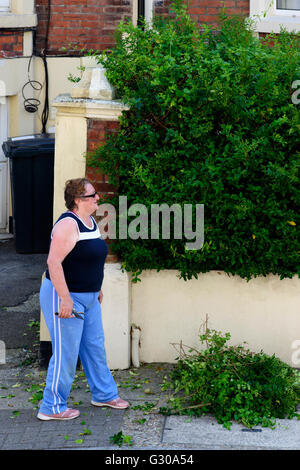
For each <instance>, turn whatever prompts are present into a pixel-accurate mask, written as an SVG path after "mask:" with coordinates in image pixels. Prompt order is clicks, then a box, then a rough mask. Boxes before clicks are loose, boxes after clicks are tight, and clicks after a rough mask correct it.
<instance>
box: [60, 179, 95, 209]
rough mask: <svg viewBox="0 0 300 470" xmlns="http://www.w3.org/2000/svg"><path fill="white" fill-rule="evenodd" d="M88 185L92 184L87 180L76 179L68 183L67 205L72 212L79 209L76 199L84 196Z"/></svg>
mask: <svg viewBox="0 0 300 470" xmlns="http://www.w3.org/2000/svg"><path fill="white" fill-rule="evenodd" d="M88 183H90V181H89V180H88V179H86V178H75V179H72V180H68V181H66V184H65V204H66V207H67V209H69V210H72V209H75V208H76V207H77V205H76V203H75V199H76V198H77V197H80V196H83V195H84V193H85V188H86V185H87V184H88Z"/></svg>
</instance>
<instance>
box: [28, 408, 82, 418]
mask: <svg viewBox="0 0 300 470" xmlns="http://www.w3.org/2000/svg"><path fill="white" fill-rule="evenodd" d="M79 415H80V411H78V410H72V409H71V408H67V409H66V410H65V411H63V412H62V413H57V414H53V415H46V414H44V413H40V412H39V413H38V415H37V418H38V419H41V420H42V421H49V420H50V419H58V420H61V421H63V420H67V419H74V418H77V417H78V416H79Z"/></svg>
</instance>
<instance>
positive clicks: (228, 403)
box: [160, 329, 300, 429]
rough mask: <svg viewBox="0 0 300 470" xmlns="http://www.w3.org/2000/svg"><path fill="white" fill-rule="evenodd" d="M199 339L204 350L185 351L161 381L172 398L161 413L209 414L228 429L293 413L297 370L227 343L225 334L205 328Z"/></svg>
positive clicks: (265, 423)
mask: <svg viewBox="0 0 300 470" xmlns="http://www.w3.org/2000/svg"><path fill="white" fill-rule="evenodd" d="M200 340H201V343H202V344H203V343H206V345H207V348H206V349H203V350H202V351H199V352H195V350H190V351H189V352H188V353H185V354H184V357H183V358H179V359H178V361H177V363H176V365H175V366H174V369H173V371H172V372H171V373H170V377H169V378H167V379H165V381H164V384H163V389H164V390H171V391H172V396H171V398H170V400H169V405H168V406H167V407H164V408H161V410H160V411H161V412H162V413H166V414H170V413H177V414H178V413H179V414H187V415H190V416H201V415H203V414H207V413H210V414H212V415H214V416H215V417H216V419H217V421H218V423H222V424H223V425H224V427H226V428H228V429H230V426H231V421H232V420H235V421H238V422H240V423H243V424H244V425H245V426H247V427H252V426H255V425H262V426H271V427H273V426H274V424H275V418H292V417H294V416H296V415H297V413H296V412H295V410H296V405H297V404H298V403H299V401H300V389H299V385H300V377H299V372H298V371H296V370H295V369H293V368H292V367H290V366H289V365H287V364H285V363H284V362H282V361H281V360H280V359H278V358H277V357H275V355H273V356H269V355H267V354H265V353H264V352H262V351H261V352H259V353H253V352H251V351H250V350H249V349H246V348H245V347H244V346H230V345H228V344H227V342H228V341H229V340H230V334H229V333H226V334H225V335H223V334H222V333H220V332H217V331H215V330H210V329H207V330H206V332H205V333H204V334H203V335H200Z"/></svg>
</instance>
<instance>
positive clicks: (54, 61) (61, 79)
mask: <svg viewBox="0 0 300 470" xmlns="http://www.w3.org/2000/svg"><path fill="white" fill-rule="evenodd" d="M79 65H80V58H78V57H47V68H48V77H49V79H48V83H49V119H48V122H47V130H48V131H49V129H50V130H51V128H53V127H54V126H55V116H56V108H55V107H54V106H53V104H52V103H53V101H54V99H55V98H56V97H57V96H58V95H59V94H61V93H70V92H71V90H72V87H73V83H72V82H70V80H68V76H69V74H70V73H71V74H72V75H75V76H78V75H79V74H80V72H79V71H78V69H77V67H78V66H79ZM34 75H35V80H38V81H39V82H40V83H43V84H44V83H45V70H44V66H43V62H42V59H41V58H38V57H36V58H35V60H34ZM36 97H37V98H38V99H39V100H40V101H41V103H42V104H41V105H40V107H39V112H38V114H37V115H36V123H35V128H36V131H37V132H40V130H41V129H42V121H41V115H42V111H43V103H44V97H45V87H43V90H42V92H41V93H39V92H36Z"/></svg>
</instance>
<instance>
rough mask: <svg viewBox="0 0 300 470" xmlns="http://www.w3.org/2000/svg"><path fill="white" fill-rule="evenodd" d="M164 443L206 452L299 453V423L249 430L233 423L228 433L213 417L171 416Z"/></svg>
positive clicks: (283, 421) (287, 421)
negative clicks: (278, 451) (243, 450)
mask: <svg viewBox="0 0 300 470" xmlns="http://www.w3.org/2000/svg"><path fill="white" fill-rule="evenodd" d="M162 443H164V444H170V445H175V444H177V445H178V444H182V445H191V446H193V447H194V446H197V447H198V448H206V449H228V450H237V449H253V450H254V449H257V450H298V449H300V421H299V420H298V419H297V418H293V419H278V420H277V421H276V426H275V428H274V429H271V428H266V427H259V426H255V427H254V428H251V429H249V428H245V426H243V425H242V424H239V423H236V422H233V423H232V426H231V429H230V430H228V429H226V428H224V426H223V425H221V424H218V423H217V421H216V419H215V418H214V417H212V416H202V417H200V418H189V417H187V416H168V417H167V419H166V422H165V427H164V431H163V437H162Z"/></svg>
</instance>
